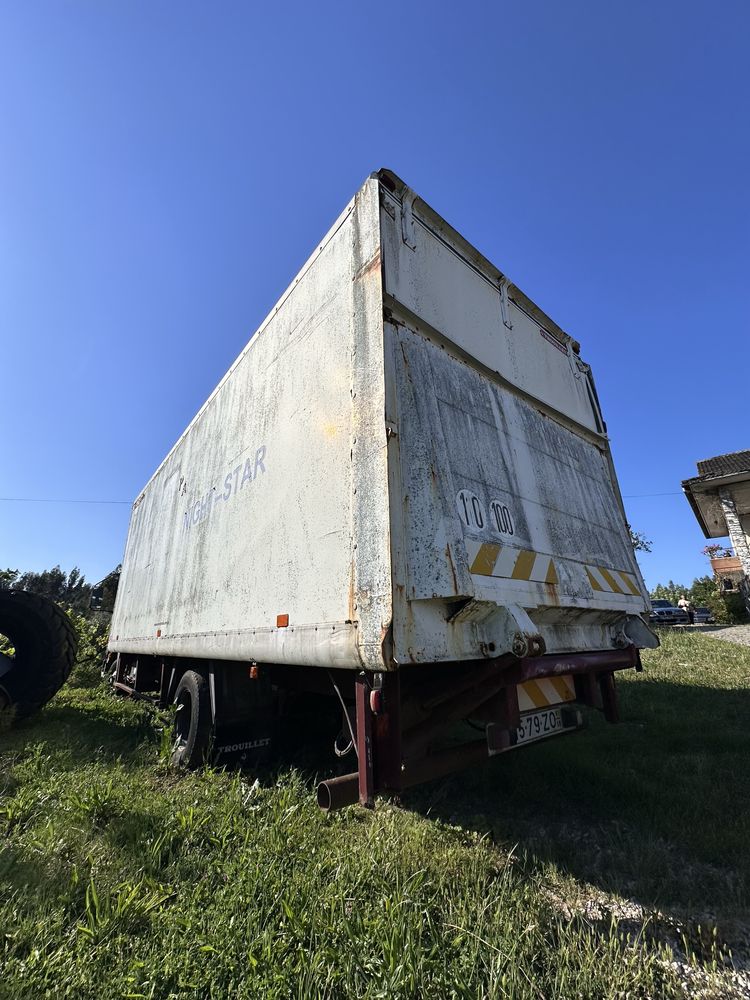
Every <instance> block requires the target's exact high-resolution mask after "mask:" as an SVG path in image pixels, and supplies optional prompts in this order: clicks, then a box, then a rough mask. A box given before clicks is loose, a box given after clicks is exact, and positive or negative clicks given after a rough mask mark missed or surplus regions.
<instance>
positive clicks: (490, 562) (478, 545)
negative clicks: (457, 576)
mask: <svg viewBox="0 0 750 1000" xmlns="http://www.w3.org/2000/svg"><path fill="white" fill-rule="evenodd" d="M467 550H468V554H469V571H470V572H471V573H474V574H475V575H476V576H499V577H503V578H504V579H507V580H530V581H532V582H534V583H552V584H557V583H558V582H559V579H558V576H557V569H556V568H555V563H554V560H553V559H552V556H543V555H540V554H539V553H538V552H531V551H529V550H528V549H514V548H512V547H511V546H510V545H498V544H496V543H495V542H476V541H470V542H467Z"/></svg>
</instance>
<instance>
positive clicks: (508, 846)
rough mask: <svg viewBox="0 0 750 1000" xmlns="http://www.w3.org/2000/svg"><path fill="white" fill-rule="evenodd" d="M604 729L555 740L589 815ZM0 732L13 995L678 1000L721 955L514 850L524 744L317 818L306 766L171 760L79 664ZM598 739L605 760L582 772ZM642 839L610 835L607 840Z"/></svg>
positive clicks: (6, 934)
mask: <svg viewBox="0 0 750 1000" xmlns="http://www.w3.org/2000/svg"><path fill="white" fill-rule="evenodd" d="M704 642H709V640H704ZM706 648H708V647H703V646H701V647H700V648H699V649H698V652H703V653H704V652H705V649H706ZM688 653H689V654H690V655H694V654H695V650H692V648H691V649H690V650H688V647H687V646H685V647H684V649H683V647H682V646H680V647H679V652H678V653H677V654H676V655H679V656H683V655H685V656H687V655H688ZM667 655H668V656H672V655H673V654H672V653H669V651H668V650H667ZM670 662H671V660H670ZM742 662H743V663H745V662H746V661H742ZM662 669H664V670H666V669H667V668H666V667H664V666H662V667H655V668H654V671H658V670H662ZM670 669H671V668H670ZM730 674H731V671H730V672H729V673H728V674H727V677H726V683H727V685H730V684H731V682H732V681H731V677H730ZM656 676H657V675H656V673H652V674H650V675H649V680H648V681H645V680H642V679H639V680H638V681H637V682H636V683H638V684H641V685H645V684H646V683H652V682H653V683H656V682H657V680H656ZM695 679H696V681H697V680H698V678H697V676H696V678H695ZM89 680H90V679H89ZM714 680H715V683H716V684H719V683H720V678H716V679H714ZM679 683H683V681H682V680H681V681H680V682H679ZM686 683H687V682H686ZM700 683H701V684H706V678H705V674H704V675H702V679H701V682H700ZM711 683H714V682H713V681H712V682H711ZM699 686H700V685H699ZM709 686H710V685H709ZM623 688H625V685H623ZM634 690H635V689H634ZM725 690H733V689H732V688H731V686H727V688H726V689H725ZM626 700H630V698H629V696H628V697H627V698H626ZM632 704H633V705H634V706H635V710H636V715H638V713H639V712H640V711H641V707H640V703H639V701H638V699H637V698H636V699H635V701H633V702H632ZM645 704H648V699H646V702H645ZM609 731H614V729H611V730H609ZM607 732H608V730H607V729H602V730H601V733H600V732H599V729H598V728H596V729H593V728H592V731H591V732H590V733H586V734H583V735H582V736H580V737H575V738H572V739H565V740H559V741H556V742H557V748H556V749H554V753H556V754H557V755H558V756H557V757H556V758H554V762H555V764H556V767H557V771H558V773H560V772H563V773H565V774H567V775H569V780H570V782H576V781H577V782H578V784H579V787H581V788H582V791H581V803H582V809H583V812H582V814H581V815H580V816H579V819H580V820H581V824H582V826H581V828H583V825H585V821H586V818H587V817H590V816H591V815H595V814H596V810H597V809H600V810H601V809H602V808H603V807H602V803H601V801H600V795H599V793H598V792H597V790H596V787H594V788H593V795H592V796H590V797H589V798H588V800H587V794H588V793H587V788H590V786H591V785H592V784H593V785H594V786H595V784H596V782H595V781H593V782H592V777H591V776H592V774H593V775H595V774H596V773H597V772H596V768H595V766H594V765H595V763H596V759H597V758H598V755H600V754H601V749H602V747H601V743H600V739H601V735H602V734H604V735H605V737H606V734H607ZM607 738H608V737H607ZM622 738H623V740H625V738H626V737H625V736H623V737H622ZM0 739H2V743H1V744H0V845H1V846H0V965H1V966H2V973H1V974H0V997H3V998H8V1000H10V998H12V1000H39V998H44V997H50V998H52V997H54V998H55V1000H62V998H67V997H69V998H76V1000H86V998H92V1000H93V998H96V1000H107V998H115V997H118V998H121V997H130V998H136V997H138V998H154V1000H156V998H158V1000H167V998H180V1000H182V998H195V1000H198V998H200V1000H205V998H208V997H211V998H225V997H226V998H230V997H231V998H238V1000H241V998H255V997H258V998H260V997H263V998H284V1000H286V998H289V997H299V998H305V1000H308V998H316V997H331V998H338V997H363V998H394V997H395V998H400V997H404V998H407V997H415V998H416V997H419V998H422V997H424V998H427V997H434V998H440V1000H444V998H467V1000H468V998H471V1000H480V998H514V1000H515V998H519V1000H525V998H529V1000H531V998H535V1000H538V998H553V997H563V998H567V997H570V998H573V997H602V998H603V997H622V998H625V997H628V998H634V997H644V998H645V997H654V998H657V997H682V996H688V995H691V990H692V989H693V985H694V980H693V979H691V978H690V977H691V975H698V974H701V975H702V974H703V971H704V970H708V971H709V972H710V971H711V968H712V964H711V963H712V962H715V961H716V959H717V956H718V954H719V949H718V947H717V946H716V945H714V946H711V945H710V942H709V944H707V945H706V948H705V949H704V950H703V951H702V952H700V950H699V951H697V952H696V956H697V957H695V958H694V959H692V960H691V959H690V958H689V957H687V958H685V959H684V962H683V964H682V965H681V966H676V965H674V964H672V962H673V958H674V955H673V954H672V951H671V950H670V947H669V944H668V943H665V939H664V935H662V934H660V933H659V928H658V927H657V926H656V925H655V924H654V923H653V922H652V921H650V920H649V918H648V917H642V916H641V917H638V918H637V919H630V920H627V921H624V920H623V919H622V917H621V915H619V914H617V913H616V911H615V909H613V908H609V897H606V898H605V897H603V896H602V891H603V890H602V889H601V887H598V888H599V890H600V891H599V895H598V896H597V899H598V901H599V902H598V905H597V909H596V912H594V911H592V910H591V909H587V907H586V906H580V905H577V902H576V900H577V899H578V898H579V897H580V898H584V897H586V898H587V897H588V895H589V894H590V893H591V891H592V885H591V884H590V881H589V880H587V879H586V878H585V877H583V876H582V875H579V877H578V879H576V878H574V877H573V872H572V868H571V866H569V865H568V864H567V861H566V858H565V856H564V854H563V855H560V856H558V857H555V855H554V852H551V851H549V850H546V851H544V850H541V851H539V852H537V853H535V852H534V851H533V850H529V845H528V844H525V843H524V842H523V841H521V840H520V838H519V843H518V847H517V848H516V849H515V850H513V849H512V848H513V843H512V842H511V841H510V840H509V839H508V836H507V835H508V833H509V832H510V833H513V832H516V831H515V830H514V828H513V827H512V825H511V826H510V827H503V828H500V826H493V823H495V818H496V817H497V816H498V815H501V814H502V813H503V812H504V811H506V812H507V811H508V810H510V809H512V808H513V800H512V799H511V798H507V799H505V800H503V799H502V798H500V795H501V794H502V792H501V791H500V790H499V787H498V786H492V785H491V784H488V783H487V782H491V781H492V780H495V781H498V780H500V777H498V775H500V776H501V777H502V775H503V774H504V775H505V777H506V778H507V776H508V775H507V772H508V769H509V768H510V769H511V770H512V769H513V768H515V767H517V766H520V761H521V757H522V755H521V754H519V755H518V757H517V758H513V755H509V756H508V757H507V758H505V759H503V760H498V761H495V762H493V764H492V765H490V766H489V767H488V769H487V771H486V773H485V774H484V775H480V776H477V775H475V776H472V777H470V778H469V779H464V780H463V781H462V783H459V785H455V784H454V785H451V784H450V783H442V784H440V785H433V786H430V787H428V788H427V789H426V790H424V791H422V792H421V793H420V795H421V798H420V797H412V798H411V799H410V800H408V802H407V806H408V808H401V807H397V806H396V805H393V804H388V803H381V804H379V807H378V808H377V809H376V810H375V812H374V813H367V812H365V811H362V810H360V809H359V808H351V809H348V810H345V811H343V812H342V813H338V814H333V815H331V816H324V815H323V814H321V813H320V812H319V811H318V809H317V807H316V806H315V805H314V802H313V797H312V794H311V778H310V777H309V776H307V775H303V774H300V773H297V772H295V771H287V772H284V773H281V774H279V775H272V774H271V775H266V776H265V777H264V778H263V780H261V781H259V782H257V781H254V780H253V778H252V776H242V775H239V774H226V773H220V772H213V771H205V772H203V773H200V774H193V775H175V774H174V773H173V772H171V771H169V770H168V769H167V767H166V765H165V764H164V763H163V760H162V758H161V757H160V753H159V746H160V734H159V720H158V718H157V717H155V716H153V715H152V714H151V713H150V711H149V710H148V708H147V707H145V706H144V705H142V704H138V703H131V702H127V701H122V700H118V699H115V698H114V697H112V696H111V695H110V694H109V693H108V692H107V691H105V690H104V689H102V688H101V687H97V686H91V685H90V683H89V682H88V681H86V680H85V679H84V686H80V687H76V686H73V687H69V688H67V689H65V690H64V691H63V692H61V693H60V695H59V696H58V697H57V699H55V701H54V702H53V703H51V704H50V705H49V706H48V707H47V708H46V709H45V711H44V712H43V713H42V714H41V715H40V716H39V717H37V718H36V719H35V720H30V721H29V722H27V723H26V724H25V725H24V726H22V727H20V728H18V729H16V730H14V731H12V732H9V733H4V734H2V736H1V737H0ZM587 745H588V750H585V749H584V747H585V746H587ZM566 747H567V748H568V749H566ZM574 747H575V748H577V749H575V752H573V750H572V749H571V748H574ZM536 749H541V748H536ZM536 749H532V750H528V751H524V752H523V753H524V754H529V755H530V756H529V758H528V759H529V761H530V763H529V764H528V765H524V767H527V768H530V769H531V770H530V771H525V772H522V774H521V777H522V778H523V777H525V780H527V786H526V787H527V790H530V793H531V798H532V800H533V801H534V802H535V806H534V808H535V809H537V810H538V813H539V814H538V821H539V825H540V826H542V827H545V826H547V825H548V824H549V823H550V820H551V819H554V818H555V817H557V818H559V815H560V814H559V809H558V807H559V802H557V803H556V802H555V800H554V798H552V799H551V806H550V808H551V814H549V815H547V814H545V813H544V808H545V806H544V798H543V796H542V794H541V792H540V786H539V783H540V782H541V783H542V785H541V787H544V786H543V782H544V781H545V780H547V781H550V780H551V778H550V776H549V768H550V760H549V759H543V758H540V757H539V754H537V753H536ZM545 752H548V753H552V752H553V748H552V747H551V746H550V748H549V749H548V750H545ZM568 754H572V756H570V757H569V756H567V755H568ZM587 754H588V755H589V757H593V758H595V760H594V761H592V760H589V764H588V767H586V766H583V767H582V768H581V764H582V763H584V765H585V762H586V760H587V759H589V758H587ZM535 756H536V758H537V759H538V760H543V764H544V768H543V769H546V771H547V772H548V777H547V779H545V778H544V777H543V776H542V775H541V774H539V773H535V772H534V767H533V764H532V763H531V761H532V760H533V759H534V757H535ZM512 758H513V759H512ZM576 769H578V771H577V773H576ZM493 774H494V778H492V775H493ZM530 775H531V776H534V780H536V782H537V786H536V788H535V786H534V785H533V783H532V784H528V782H529V780H530ZM467 782H468V783H467ZM471 782H474V783H475V784H474V786H473V790H474V794H475V798H474V799H473V801H472V802H471V804H470V805H467V802H468V798H467V796H468V794H469V791H471ZM457 787H458V788H463V789H464V790H465V793H464V798H463V799H461V798H460V796H459V795H458V794H457V792H456V788H457ZM467 789H468V790H467ZM491 789H492V794H493V795H495V799H494V800H493V801H490V800H488V798H487V796H488V794H490V790H491ZM441 791H442V793H443V798H442V799H441V798H440V794H441ZM667 791H668V790H667ZM628 794H630V793H628ZM446 795H447V796H448V797H449V801H448V800H447V799H446V797H445V796H446ZM518 796H519V799H520V798H522V790H519V791H518ZM441 802H442V807H441V806H440V803H441ZM629 810H630V807H628V809H626V814H627V815H628V816H630V815H631V812H630V811H629ZM605 811H606V809H605ZM523 815H524V822H526V823H528V824H529V828H530V823H531V819H530V815H529V813H528V812H527V813H524V814H523ZM599 818H600V819H601V813H600V814H599ZM550 829H551V827H550ZM660 835H661V834H660ZM730 839H731V836H730ZM630 843H631V841H630V840H629V839H628V836H627V835H624V839H623V841H622V843H621V844H620V845H618V843H617V841H616V840H615V841H614V842H613V843H612V844H611V845H610V851H611V854H612V856H613V857H616V856H618V851H620V850H623V851H627V850H628V848H629V845H630ZM591 844H592V845H594V846H593V848H592V849H593V850H597V849H599V846H600V845H598V846H597V841H596V838H594V840H593V841H591ZM640 857H641V856H640V855H639V858H640ZM617 864H619V865H620V867H621V868H622V867H623V866H626V865H627V860H626V859H624V858H620V857H618V858H617ZM635 877H636V878H637V873H636V874H635ZM591 881H593V882H594V884H596V879H593V880H591ZM602 900H604V902H602ZM709 937H710V934H709ZM691 970H692V971H691ZM691 983H692V984H693V985H691ZM701 983H702V987H705V988H706V989H707V990H708V992H707V993H706V994H704V995H706V996H711V995H713V996H716V997H719V996H726V995H728V994H727V992H726V991H727V990H728V989H729V988H730V986H729V985H728V983H729V981H728V979H727V978H726V976H721V975H714V976H713V978H708V979H705V981H704V980H701ZM686 984H687V985H686Z"/></svg>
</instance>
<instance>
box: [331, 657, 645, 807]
mask: <svg viewBox="0 0 750 1000" xmlns="http://www.w3.org/2000/svg"><path fill="white" fill-rule="evenodd" d="M627 668H635V669H636V670H640V669H641V663H640V654H639V652H638V650H637V649H636V648H635V647H634V646H628V647H627V648H626V649H622V650H614V651H613V650H605V651H601V652H592V653H572V654H565V655H560V656H555V655H552V656H538V657H529V658H527V659H521V660H518V659H516V658H515V657H505V658H501V659H499V660H494V661H491V662H488V661H479V662H476V661H474V662H471V663H463V664H448V665H445V666H444V667H443V668H442V669H441V668H439V667H436V666H432V667H431V668H429V671H430V672H429V674H425V673H424V671H420V670H419V669H418V668H407V669H405V670H403V671H394V672H388V673H382V674H368V673H365V672H361V673H359V674H358V675H357V679H356V683H355V702H356V741H357V745H356V749H357V758H358V768H357V770H356V771H355V772H353V773H352V774H345V775H343V776H342V777H339V778H331V779H329V780H328V781H323V782H321V783H320V784H319V785H318V804H319V805H320V806H321V807H322V808H323V809H326V810H331V809H340V808H342V807H343V806H346V805H352V804H354V803H355V802H357V801H359V802H360V803H361V804H362V805H363V806H365V807H367V808H372V806H373V805H374V800H375V795H376V794H377V793H378V792H393V793H398V792H400V791H402V790H404V789H405V788H409V787H410V786H412V785H416V784H420V783H421V782H423V781H429V780H430V779H432V778H439V777H442V776H444V775H447V774H450V773H452V772H454V771H458V770H461V769H463V768H465V767H469V766H472V765H474V764H478V763H480V762H481V761H483V760H486V759H487V757H488V756H489V753H490V751H489V748H488V740H487V739H486V738H485V739H481V740H475V741H472V742H470V743H464V744H461V745H460V746H456V747H450V748H448V749H443V750H440V749H436V748H433V744H435V743H437V742H438V740H439V737H440V736H441V735H442V734H444V733H445V730H446V727H448V726H449V725H451V724H452V723H454V722H458V721H459V720H461V719H465V718H467V717H472V718H477V719H481V720H483V721H486V722H488V723H490V724H492V727H493V736H492V739H493V747H494V748H495V749H494V750H493V752H501V751H502V750H504V749H510V747H511V746H512V741H511V734H512V733H513V732H515V730H516V729H517V727H518V725H519V715H520V713H519V708H518V693H517V685H519V684H523V683H524V682H525V681H529V680H536V679H539V678H543V677H559V676H563V675H565V676H571V675H572V676H573V678H574V680H575V686H576V700H577V701H579V702H582V703H583V704H585V705H590V706H593V707H595V708H598V709H601V710H602V711H603V713H604V716H605V718H606V719H607V721H608V722H617V721H618V720H619V712H618V705H617V689H616V686H615V679H614V671H616V670H624V669H627ZM428 678H429V680H428Z"/></svg>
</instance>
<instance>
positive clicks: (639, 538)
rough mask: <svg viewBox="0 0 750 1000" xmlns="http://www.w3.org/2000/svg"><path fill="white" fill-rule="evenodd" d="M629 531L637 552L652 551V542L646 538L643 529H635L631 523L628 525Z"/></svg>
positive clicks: (631, 541) (631, 542)
mask: <svg viewBox="0 0 750 1000" xmlns="http://www.w3.org/2000/svg"><path fill="white" fill-rule="evenodd" d="M628 531H629V532H630V544H631V545H632V546H633V550H634V551H635V552H650V551H651V545H652V542H651V541H650V540H649V539H648V538H646V536H645V535H644V534H643V532H642V531H633V529H632V528H631V527H630V525H628Z"/></svg>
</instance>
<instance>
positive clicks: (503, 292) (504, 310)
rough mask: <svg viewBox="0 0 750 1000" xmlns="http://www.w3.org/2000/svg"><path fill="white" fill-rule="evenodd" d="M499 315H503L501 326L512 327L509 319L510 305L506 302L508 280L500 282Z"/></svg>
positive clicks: (510, 328)
mask: <svg viewBox="0 0 750 1000" xmlns="http://www.w3.org/2000/svg"><path fill="white" fill-rule="evenodd" d="M500 315H501V316H502V317H503V326H506V327H507V328H508V329H509V330H512V329H513V324H512V323H511V321H510V305H509V303H508V282H507V281H501V282H500Z"/></svg>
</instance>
